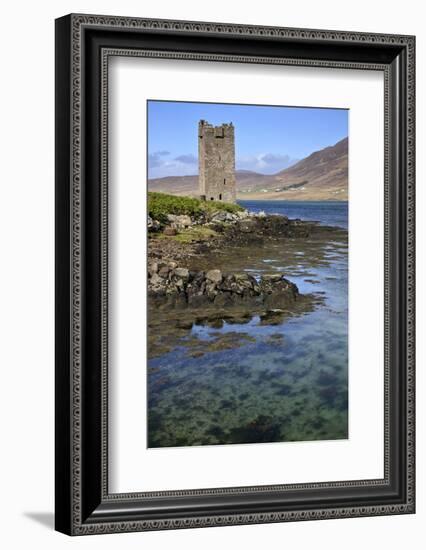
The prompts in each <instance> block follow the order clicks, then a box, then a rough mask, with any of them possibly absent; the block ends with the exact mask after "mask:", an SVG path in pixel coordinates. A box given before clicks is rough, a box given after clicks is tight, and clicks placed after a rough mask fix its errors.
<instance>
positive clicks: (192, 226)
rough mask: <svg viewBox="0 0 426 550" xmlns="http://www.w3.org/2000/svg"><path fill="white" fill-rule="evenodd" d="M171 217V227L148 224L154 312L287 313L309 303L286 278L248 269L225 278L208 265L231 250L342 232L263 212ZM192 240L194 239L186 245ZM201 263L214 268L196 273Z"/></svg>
mask: <svg viewBox="0 0 426 550" xmlns="http://www.w3.org/2000/svg"><path fill="white" fill-rule="evenodd" d="M167 218H168V221H167V223H166V224H160V223H159V222H158V221H156V220H153V219H149V220H148V226H149V234H150V236H149V246H148V305H149V308H150V310H151V311H152V312H155V311H161V310H162V311H167V310H172V309H178V310H183V309H188V310H202V309H212V308H215V309H220V310H226V311H228V312H229V311H232V310H236V311H238V312H240V311H241V310H246V311H264V312H268V311H271V310H278V311H279V310H285V309H286V308H288V307H289V306H291V305H292V304H295V302H296V301H297V300H300V299H301V298H304V299H305V301H306V298H307V297H305V296H302V295H300V293H299V290H298V288H297V286H296V285H295V284H294V283H292V282H291V281H289V280H288V279H287V278H285V276H284V275H282V274H276V273H274V274H263V275H262V276H261V277H259V278H256V277H254V276H252V275H250V274H248V273H245V272H244V270H242V271H240V272H228V273H225V272H223V271H221V270H220V269H217V266H214V265H210V264H209V262H208V261H206V260H208V258H209V257H210V256H212V254H213V253H214V252H216V253H217V252H218V251H220V252H223V250H226V249H227V248H229V247H236V246H255V247H257V248H259V247H260V248H261V247H262V246H263V245H264V244H265V243H266V242H268V243H270V241H274V240H277V241H278V240H279V241H282V240H283V239H284V241H285V240H286V239H302V240H305V239H307V238H309V237H311V236H313V235H318V234H319V235H323V234H324V233H330V232H332V231H336V228H333V227H325V226H320V225H319V224H318V223H316V222H305V221H301V220H298V219H294V220H292V219H289V218H287V217H285V216H280V215H265V214H264V213H262V212H261V213H258V214H253V213H248V212H247V211H244V212H237V213H235V214H232V213H229V212H224V211H219V212H213V213H212V214H211V215H209V216H208V217H207V216H206V217H203V218H201V219H199V218H198V219H193V218H191V217H190V216H188V215H181V216H176V215H168V216H167ZM200 230H201V232H199V233H198V232H197V231H200ZM187 236H189V237H190V238H189V239H188V240H187V241H185V239H186V237H187ZM179 237H183V238H184V241H183V242H182V241H180V240H179ZM284 245H285V244H284ZM201 260H204V262H201ZM200 262H201V263H204V265H205V264H206V263H207V264H208V265H209V268H208V269H205V270H203V269H199V268H194V266H197V264H199V263H200ZM242 268H243V266H242Z"/></svg>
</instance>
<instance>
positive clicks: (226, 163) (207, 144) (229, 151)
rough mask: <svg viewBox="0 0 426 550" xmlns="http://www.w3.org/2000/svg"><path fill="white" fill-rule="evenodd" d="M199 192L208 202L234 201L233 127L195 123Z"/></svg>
mask: <svg viewBox="0 0 426 550" xmlns="http://www.w3.org/2000/svg"><path fill="white" fill-rule="evenodd" d="M198 164H199V176H198V178H199V193H200V197H201V198H202V199H205V200H207V201H210V200H215V201H224V202H235V200H236V184H235V141H234V126H233V124H232V122H231V123H230V124H221V125H220V126H213V125H212V124H209V123H208V122H207V121H206V120H200V122H199V123H198Z"/></svg>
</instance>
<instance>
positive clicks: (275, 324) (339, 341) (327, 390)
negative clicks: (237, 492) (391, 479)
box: [148, 204, 348, 447]
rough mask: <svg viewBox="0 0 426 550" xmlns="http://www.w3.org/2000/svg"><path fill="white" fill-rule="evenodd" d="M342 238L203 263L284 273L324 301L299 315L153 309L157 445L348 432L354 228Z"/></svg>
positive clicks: (228, 252)
mask: <svg viewBox="0 0 426 550" xmlns="http://www.w3.org/2000/svg"><path fill="white" fill-rule="evenodd" d="M339 206H340V205H339ZM262 207H263V209H264V210H266V208H265V204H262ZM329 208H332V205H331V206H329ZM271 210H273V206H272V207H271ZM313 219H315V218H313ZM323 239H324V237H323ZM332 239H333V240H321V238H318V237H317V238H314V237H312V238H309V239H306V240H303V239H295V240H289V239H287V240H283V241H282V242H276V241H274V242H271V243H267V244H265V245H264V246H263V247H261V248H257V249H255V250H254V249H253V248H251V249H244V248H239V249H230V248H226V249H223V250H222V251H221V253H217V254H216V255H215V256H209V257H208V258H203V259H201V258H199V259H194V260H193V262H194V265H193V266H190V267H194V268H195V267H196V268H197V269H205V268H207V267H209V268H210V267H211V266H213V265H214V266H215V267H217V268H219V269H222V270H223V271H225V272H226V271H229V272H234V271H242V270H243V269H244V270H246V271H249V272H250V273H251V274H253V275H255V276H259V275H261V274H262V273H276V272H279V273H284V274H285V276H286V277H287V278H289V279H290V280H291V281H292V282H294V283H296V285H297V286H298V288H299V291H300V292H301V293H302V294H314V296H316V297H317V300H316V302H317V303H316V305H315V306H314V307H307V308H303V307H302V308H301V309H300V311H298V312H296V313H295V314H291V312H283V311H270V312H263V313H261V314H256V315H254V316H251V315H249V314H248V313H247V312H242V313H241V315H237V316H230V315H228V316H227V317H226V316H225V318H223V317H224V316H223V315H220V314H216V315H214V313H213V314H210V316H207V317H200V316H198V318H197V317H191V316H189V315H186V316H185V315H184V314H182V312H179V313H176V312H174V313H172V312H171V313H170V314H169V315H168V316H167V317H162V318H160V317H159V316H156V315H155V314H154V313H151V314H150V328H149V341H150V342H149V343H150V352H149V354H150V360H149V364H148V422H149V426H148V428H149V429H148V433H149V441H148V445H149V446H150V447H168V446H187V445H215V444H229V443H255V442H257V443H259V442H278V441H303V440H323V439H344V438H347V437H348V423H347V417H348V410H347V409H348V391H347V389H348V388H347V383H348V378H347V375H348V373H347V361H348V355H347V353H348V350H347V330H348V322H347V316H348V302H347V298H348V297H347V282H348V277H347V272H348V258H347V252H348V251H347V233H346V231H344V230H342V231H336V232H335V233H333V237H332ZM203 263H205V265H203Z"/></svg>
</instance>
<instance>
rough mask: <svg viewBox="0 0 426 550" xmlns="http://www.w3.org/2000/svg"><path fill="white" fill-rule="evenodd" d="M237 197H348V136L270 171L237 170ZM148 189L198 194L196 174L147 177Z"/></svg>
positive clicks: (310, 198)
mask: <svg viewBox="0 0 426 550" xmlns="http://www.w3.org/2000/svg"><path fill="white" fill-rule="evenodd" d="M236 180H237V198H238V199H269V200H271V199H275V200H347V199H348V138H345V139H343V140H341V141H339V142H338V143H336V144H335V145H333V146H330V147H326V148H325V149H321V150H320V151H315V152H314V153H312V154H311V155H309V156H308V157H306V158H304V159H302V160H301V161H299V162H298V163H296V164H294V165H293V166H291V167H289V168H286V169H285V170H282V171H281V172H278V173H277V174H273V175H265V174H258V173H257V172H251V171H249V170H237V171H236ZM148 190H149V191H159V192H162V193H171V194H174V195H187V196H197V195H198V176H176V177H173V176H170V177H166V178H158V179H151V180H148Z"/></svg>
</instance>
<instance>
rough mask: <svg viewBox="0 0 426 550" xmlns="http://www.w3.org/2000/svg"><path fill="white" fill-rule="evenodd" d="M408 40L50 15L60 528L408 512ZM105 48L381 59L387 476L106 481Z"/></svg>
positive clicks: (97, 529) (75, 531)
mask: <svg viewBox="0 0 426 550" xmlns="http://www.w3.org/2000/svg"><path fill="white" fill-rule="evenodd" d="M414 49H415V38H414V37H413V36H397V35H384V34H364V33H349V32H340V31H325V30H307V29H289V28H278V27H258V26H256V27H254V26H245V25H234V24H218V23H201V22H189V21H169V20H152V19H136V18H127V17H108V16H96V15H68V16H65V17H63V18H60V19H58V20H57V21H56V529H57V530H59V531H62V532H64V533H67V534H70V535H84V534H98V533H118V532H125V531H142V530H156V529H175V528H187V527H204V526H217V525H237V524H248V523H266V522H281V521H292V520H308V519H326V518H344V517H360V516H372V515H385V514H406V513H413V512H414V510H415V504H414V475H415V472H414V154H415V146H414V145H415V144H414V132H415V113H414V109H415V95H414V70H415V60H414V55H415V54H414ZM113 55H127V56H145V57H163V58H164V57H165V58H171V59H176V60H179V59H195V60H198V59H199V60H208V61H212V62H214V61H229V62H243V63H275V64H285V65H286V64H296V65H301V66H317V67H337V68H341V69H369V70H372V69H373V70H378V71H383V73H384V78H385V98H384V100H385V101H384V104H385V143H384V153H385V182H384V184H385V185H384V188H385V193H384V203H385V318H384V326H385V380H384V392H385V411H384V418H385V434H384V437H385V441H384V443H385V445H384V450H385V453H384V455H385V456H384V472H385V475H384V478H383V479H372V480H368V479H367V480H362V481H342V482H331V483H309V484H308V483H307V484H297V485H274V486H260V487H230V488H226V489H199V490H188V491H167V492H154V493H152V492H151V493H131V494H110V493H109V492H108V469H107V459H108V457H107V429H108V426H107V419H108V415H107V405H108V378H107V374H108V373H107V366H108V355H107V337H108V331H107V314H108V303H107V283H108V281H107V260H108V254H107V245H108V243H107V228H108V217H107V193H108V172H107V159H108V157H107V122H108V96H107V75H108V58H109V57H110V56H113ZM177 62H178V61H177Z"/></svg>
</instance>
